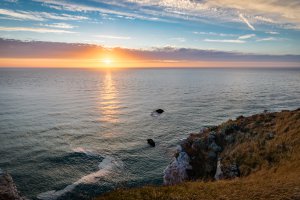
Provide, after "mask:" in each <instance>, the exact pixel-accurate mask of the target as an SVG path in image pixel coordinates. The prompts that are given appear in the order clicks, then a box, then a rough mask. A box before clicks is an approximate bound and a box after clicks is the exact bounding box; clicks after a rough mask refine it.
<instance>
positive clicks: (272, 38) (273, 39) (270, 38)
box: [256, 37, 278, 42]
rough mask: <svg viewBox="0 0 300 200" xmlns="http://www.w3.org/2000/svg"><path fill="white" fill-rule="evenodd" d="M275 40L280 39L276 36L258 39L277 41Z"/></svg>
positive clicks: (259, 40) (260, 40) (261, 40)
mask: <svg viewBox="0 0 300 200" xmlns="http://www.w3.org/2000/svg"><path fill="white" fill-rule="evenodd" d="M275 40H278V39H277V38H274V37H267V38H261V39H257V40H256V41H258V42H263V41H275Z"/></svg>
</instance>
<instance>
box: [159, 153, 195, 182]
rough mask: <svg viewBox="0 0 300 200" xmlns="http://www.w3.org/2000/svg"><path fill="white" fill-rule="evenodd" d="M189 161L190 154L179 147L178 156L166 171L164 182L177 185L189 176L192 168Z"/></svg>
mask: <svg viewBox="0 0 300 200" xmlns="http://www.w3.org/2000/svg"><path fill="white" fill-rule="evenodd" d="M189 163H190V157H189V155H188V154H187V153H186V152H184V151H182V150H181V149H179V152H178V156H177V158H174V160H173V161H172V162H171V164H170V165H169V166H168V167H167V168H166V169H165V171H164V184H165V185H175V184H178V183H181V182H182V181H184V180H186V179H187V178H188V173H187V172H188V170H191V169H192V167H191V165H190V164H189Z"/></svg>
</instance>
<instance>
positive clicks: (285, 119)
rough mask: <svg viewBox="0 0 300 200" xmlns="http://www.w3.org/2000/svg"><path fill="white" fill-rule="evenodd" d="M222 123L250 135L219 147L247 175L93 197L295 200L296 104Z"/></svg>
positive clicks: (298, 189)
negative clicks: (278, 110)
mask: <svg viewBox="0 0 300 200" xmlns="http://www.w3.org/2000/svg"><path fill="white" fill-rule="evenodd" d="M226 123H227V124H228V123H237V124H239V125H240V126H243V128H245V130H247V131H246V132H248V133H249V135H250V137H249V138H248V139H245V138H244V137H241V138H240V140H239V141H238V142H236V143H235V144H234V145H232V146H231V147H229V148H228V149H226V150H225V151H224V152H223V154H224V156H225V157H227V159H232V158H234V159H239V161H238V162H239V163H240V164H241V171H243V173H244V175H248V176H244V177H242V178H237V179H234V180H222V181H217V182H202V181H197V182H186V183H183V184H180V185H176V186H146V187H141V188H135V189H119V190H116V191H113V192H111V193H107V194H105V195H103V196H101V197H99V198H96V199H97V200H101V199H118V200H122V199H124V200H131V199H132V200H137V199H149V200H150V199H151V200H152V199H171V200H176V199H183V200H185V199H186V200H187V199H205V200H210V199H211V200H212V199H214V200H215V199H220V200H235V199H236V200H243V199H249V200H250V199H251V200H252V199H253V200H256V199H272V200H279V199H282V200H285V199H286V200H300V109H298V110H296V111H284V112H280V113H270V114H260V115H254V116H251V117H248V118H244V119H237V120H236V121H229V122H226ZM226 123H225V125H226ZM223 125H224V124H222V125H221V126H223ZM269 132H273V133H275V137H274V139H271V140H268V139H265V136H266V134H268V133H269ZM249 174H250V175H249Z"/></svg>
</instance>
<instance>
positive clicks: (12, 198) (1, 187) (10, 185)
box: [0, 169, 25, 200]
mask: <svg viewBox="0 0 300 200" xmlns="http://www.w3.org/2000/svg"><path fill="white" fill-rule="evenodd" d="M0 200H25V199H24V198H23V197H21V196H20V195H19V192H18V190H17V187H16V185H15V183H14V182H13V180H12V177H11V176H10V175H9V174H8V173H4V172H2V171H1V169H0Z"/></svg>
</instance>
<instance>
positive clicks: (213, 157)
mask: <svg viewBox="0 0 300 200" xmlns="http://www.w3.org/2000/svg"><path fill="white" fill-rule="evenodd" d="M207 156H208V158H209V159H216V158H217V154H216V153H215V152H214V151H210V152H208V154H207Z"/></svg>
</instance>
